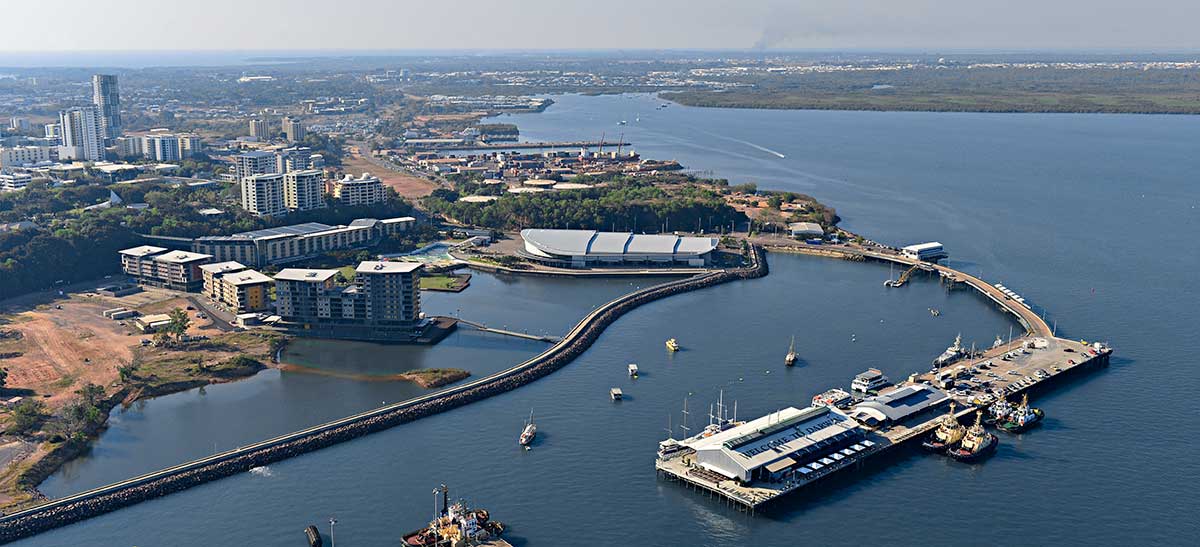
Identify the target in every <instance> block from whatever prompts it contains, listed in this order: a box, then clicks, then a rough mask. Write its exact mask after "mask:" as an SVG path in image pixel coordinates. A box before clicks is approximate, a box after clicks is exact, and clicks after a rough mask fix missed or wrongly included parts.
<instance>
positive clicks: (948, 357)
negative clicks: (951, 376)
mask: <svg viewBox="0 0 1200 547" xmlns="http://www.w3.org/2000/svg"><path fill="white" fill-rule="evenodd" d="M966 354H967V352H966V351H965V350H964V349H963V347H962V334H961V333H959V335H958V336H955V337H954V344H953V345H951V346H950V347H948V348H946V351H944V352H942V354H941V355H939V356H938V358H937V359H934V360H933V365H934V366H938V367H940V366H942V365H948V364H950V363H953V362H955V361H957V360H959V359H962V358H963V357H964V356H966Z"/></svg>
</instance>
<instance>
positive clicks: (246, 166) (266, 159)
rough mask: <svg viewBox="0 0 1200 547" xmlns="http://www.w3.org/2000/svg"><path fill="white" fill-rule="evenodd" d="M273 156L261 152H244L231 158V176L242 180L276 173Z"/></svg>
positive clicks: (277, 170)
mask: <svg viewBox="0 0 1200 547" xmlns="http://www.w3.org/2000/svg"><path fill="white" fill-rule="evenodd" d="M278 172H279V169H278V168H277V167H276V160H275V154H272V153H270V152H263V151H253V152H246V153H244V154H238V155H236V156H234V157H233V175H234V177H235V179H236V180H243V179H245V178H246V177H249V176H251V175H263V174H270V173H278Z"/></svg>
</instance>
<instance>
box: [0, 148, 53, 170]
mask: <svg viewBox="0 0 1200 547" xmlns="http://www.w3.org/2000/svg"><path fill="white" fill-rule="evenodd" d="M56 159H58V149H57V148H56V147H53V146H14V147H12V148H2V147H0V169H10V168H13V167H22V166H26V165H36V164H39V163H46V162H52V161H54V160H56Z"/></svg>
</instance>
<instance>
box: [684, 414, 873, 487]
mask: <svg viewBox="0 0 1200 547" xmlns="http://www.w3.org/2000/svg"><path fill="white" fill-rule="evenodd" d="M863 436H864V432H863V430H862V429H860V428H859V426H858V424H857V423H856V422H855V421H854V420H851V419H850V417H848V416H846V415H845V414H844V413H842V411H840V410H838V409H836V408H832V407H825V406H813V407H808V408H804V409H798V408H794V407H788V408H785V409H782V410H779V411H776V412H772V413H770V414H767V415H766V416H763V417H761V418H758V419H755V420H752V421H750V422H747V423H745V424H742V425H740V426H737V427H733V428H730V429H727V430H725V431H722V432H720V433H717V434H715V435H712V436H709V437H702V438H700V439H698V440H694V441H684V442H683V443H682V444H684V446H687V447H690V448H692V449H693V450H695V451H696V455H695V462H696V464H697V465H698V466H699V467H700V468H702V469H704V470H706V471H708V472H711V473H716V474H718V475H720V476H721V477H724V478H727V479H734V480H737V481H740V482H742V483H743V484H748V483H750V482H752V481H777V480H780V479H782V478H783V477H785V476H787V475H789V474H790V473H792V472H793V470H796V469H799V468H800V467H805V466H811V464H812V463H814V462H819V461H820V460H821V459H823V458H827V457H832V455H833V454H837V453H840V451H842V450H844V449H846V448H848V447H850V446H851V445H854V444H856V443H857V442H858V441H860V440H862V439H863V438H864V437H863ZM843 457H844V456H843ZM839 459H841V458H839ZM818 464H819V463H818ZM819 465H824V464H819Z"/></svg>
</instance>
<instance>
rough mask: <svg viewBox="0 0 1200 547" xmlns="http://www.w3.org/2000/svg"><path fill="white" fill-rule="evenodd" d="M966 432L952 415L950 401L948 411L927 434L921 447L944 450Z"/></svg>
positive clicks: (936, 450)
mask: <svg viewBox="0 0 1200 547" xmlns="http://www.w3.org/2000/svg"><path fill="white" fill-rule="evenodd" d="M966 434H967V428H965V427H963V425H962V424H960V423H958V418H956V417H955V416H954V403H953V402H951V403H950V413H949V414H946V415H945V416H942V419H941V421H940V422H939V423H938V427H937V429H935V430H934V431H933V433H931V434H930V435H929V438H928V439H926V440H925V442H923V443H921V447H922V448H924V449H925V450H928V451H930V452H945V451H946V449H947V448H950V447H951V446H954V445H955V444H958V442H959V441H961V440H962V439H963V436H965V435H966Z"/></svg>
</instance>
